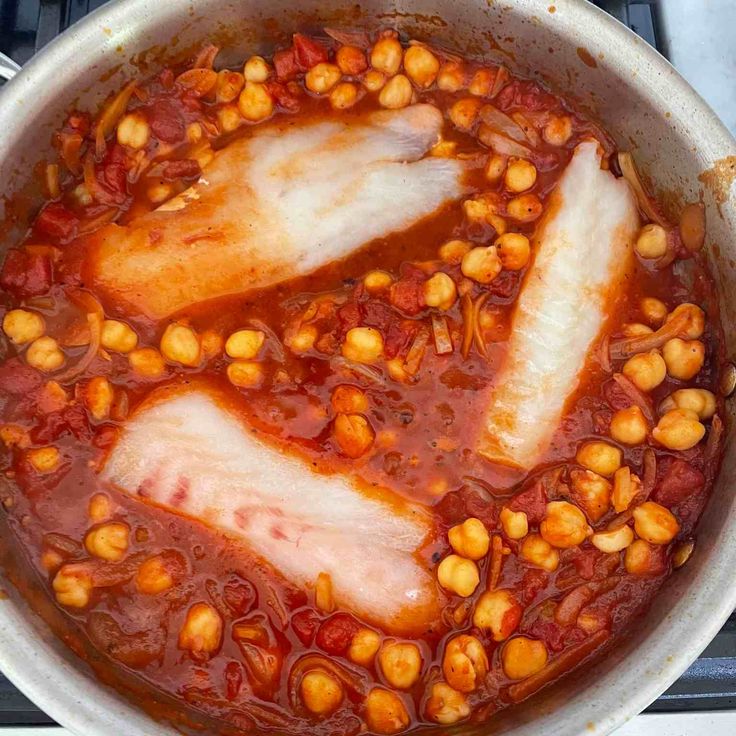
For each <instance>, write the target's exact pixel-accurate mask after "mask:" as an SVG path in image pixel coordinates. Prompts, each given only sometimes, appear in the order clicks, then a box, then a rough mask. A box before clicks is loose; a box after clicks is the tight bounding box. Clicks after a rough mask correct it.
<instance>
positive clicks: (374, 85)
mask: <svg viewBox="0 0 736 736" xmlns="http://www.w3.org/2000/svg"><path fill="white" fill-rule="evenodd" d="M385 84H386V76H385V75H384V74H383V73H382V72H378V71H376V70H375V69H369V70H368V71H367V72H366V73H365V74H364V75H363V86H364V87H365V88H366V89H367V90H368V91H369V92H378V91H379V90H381V89H383V86H384V85H385Z"/></svg>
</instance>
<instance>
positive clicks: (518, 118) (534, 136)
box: [511, 112, 542, 148]
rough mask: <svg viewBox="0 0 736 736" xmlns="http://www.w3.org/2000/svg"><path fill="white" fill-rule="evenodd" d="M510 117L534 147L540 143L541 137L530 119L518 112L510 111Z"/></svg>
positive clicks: (537, 146)
mask: <svg viewBox="0 0 736 736" xmlns="http://www.w3.org/2000/svg"><path fill="white" fill-rule="evenodd" d="M511 118H512V119H513V121H514V122H515V123H516V124H517V125H518V126H519V127H520V128H521V129H522V130H523V131H524V134H525V135H526V138H527V140H528V141H529V143H530V144H531V145H532V146H533V147H534V148H539V147H540V146H541V145H542V139H541V137H540V135H539V133H537V129H536V128H535V127H534V126H533V125H532V123H531V121H530V120H529V119H528V118H527V117H526V115H523V114H522V113H520V112H512V113H511Z"/></svg>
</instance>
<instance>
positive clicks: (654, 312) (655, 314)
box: [639, 296, 667, 327]
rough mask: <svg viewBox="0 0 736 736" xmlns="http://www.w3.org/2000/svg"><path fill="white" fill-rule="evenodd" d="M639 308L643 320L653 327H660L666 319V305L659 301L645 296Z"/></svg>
mask: <svg viewBox="0 0 736 736" xmlns="http://www.w3.org/2000/svg"><path fill="white" fill-rule="evenodd" d="M639 306H640V308H641V313H642V314H643V315H644V319H645V320H646V321H647V322H648V323H649V324H650V325H653V326H654V327H658V326H659V325H661V324H662V322H664V321H665V319H666V317H667V305H666V304H665V303H664V302H663V301H662V300H661V299H655V298H654V297H653V296H647V297H644V298H643V299H642V300H641V302H640V304H639Z"/></svg>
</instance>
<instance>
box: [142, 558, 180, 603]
mask: <svg viewBox="0 0 736 736" xmlns="http://www.w3.org/2000/svg"><path fill="white" fill-rule="evenodd" d="M135 585H136V588H137V589H138V590H139V591H140V592H141V593H144V594H145V595H157V594H158V593H163V592H164V591H166V590H169V589H170V588H172V587H173V585H174V578H173V576H172V575H171V573H170V572H169V570H168V569H167V567H166V561H165V560H164V558H163V557H161V556H159V555H157V556H156V557H150V558H149V559H147V560H146V561H145V562H143V563H142V564H141V566H140V567H139V568H138V572H137V573H136V575H135Z"/></svg>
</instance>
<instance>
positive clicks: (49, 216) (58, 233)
mask: <svg viewBox="0 0 736 736" xmlns="http://www.w3.org/2000/svg"><path fill="white" fill-rule="evenodd" d="M78 226H79V218H78V217H77V216H76V215H75V214H74V213H73V212H72V211H71V210H69V209H68V208H67V207H65V206H64V205H63V204H61V202H50V203H49V204H47V205H46V206H45V207H44V208H43V209H42V210H41V211H40V212H39V213H38V216H37V217H36V221H35V222H34V223H33V229H34V230H35V231H36V232H37V233H38V234H39V235H47V236H50V237H52V238H58V239H59V240H71V239H72V238H73V237H74V236H75V235H76V234H77V227H78Z"/></svg>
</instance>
